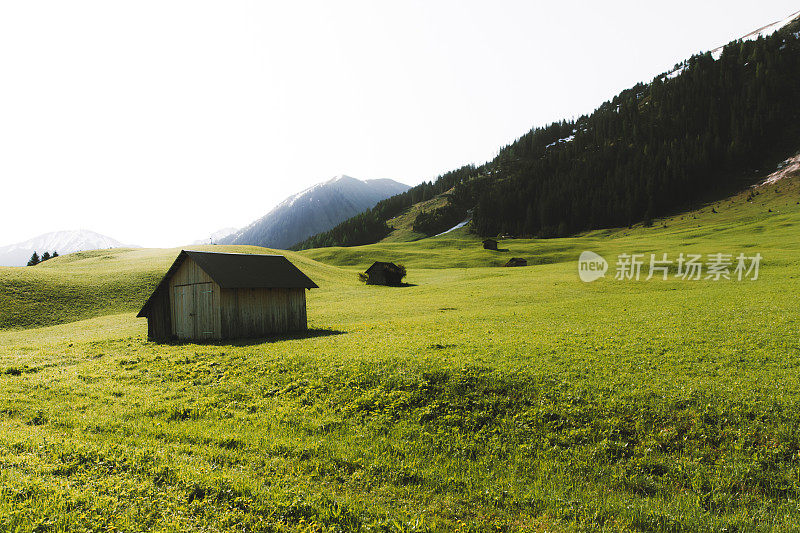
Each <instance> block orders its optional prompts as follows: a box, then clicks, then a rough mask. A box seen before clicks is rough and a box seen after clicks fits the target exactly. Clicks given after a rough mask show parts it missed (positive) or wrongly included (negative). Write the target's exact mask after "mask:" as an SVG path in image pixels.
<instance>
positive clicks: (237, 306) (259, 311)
mask: <svg viewBox="0 0 800 533" xmlns="http://www.w3.org/2000/svg"><path fill="white" fill-rule="evenodd" d="M315 287H317V284H316V283H314V282H313V281H311V280H310V279H309V278H308V277H307V276H306V275H305V274H303V273H302V272H301V271H300V270H299V269H298V268H297V267H296V266H294V265H293V264H292V263H290V262H289V260H288V259H286V258H285V257H283V256H282V255H261V254H230V253H216V252H194V251H186V250H182V251H181V253H180V254H178V257H177V258H176V259H175V262H174V263H172V266H171V267H170V268H169V270H168V271H167V273H166V275H165V276H164V278H163V279H162V280H161V282H160V283H159V284H158V286H157V287H156V289H155V291H153V293H152V294H151V295H150V297H149V298H148V299H147V302H145V304H144V306H143V307H142V310H141V311H139V314H138V315H137V316H138V317H146V318H147V338H148V339H149V340H153V341H167V340H170V339H179V340H219V339H235V338H246V337H264V336H268V335H273V334H276V333H284V332H288V331H302V330H305V329H306V328H307V319H306V293H305V290H306V289H311V288H315Z"/></svg>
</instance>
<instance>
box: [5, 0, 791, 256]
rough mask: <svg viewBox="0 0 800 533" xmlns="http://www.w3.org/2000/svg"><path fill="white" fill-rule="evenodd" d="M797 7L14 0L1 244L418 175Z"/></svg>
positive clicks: (177, 241)
mask: <svg viewBox="0 0 800 533" xmlns="http://www.w3.org/2000/svg"><path fill="white" fill-rule="evenodd" d="M797 9H800V5H798V2H797V0H792V1H788V0H787V1H781V0H775V1H768V0H762V1H759V2H753V1H747V2H743V1H741V2H732V1H720V0H714V1H704V2H697V1H696V0H695V1H691V2H689V1H672V2H658V3H651V2H641V1H628V2H614V1H604V2H597V1H586V2H567V1H565V2H549V1H548V2H544V1H541V2H538V1H537V2H534V1H510V0H509V1H504V0H484V1H471V0H470V1H465V0H450V1H439V0H435V1H432V0H420V1H415V0H414V1H409V0H405V1H403V2H388V1H374V0H365V1H342V0H337V1H335V2H333V1H330V0H318V1H294V0H292V1H280V2H267V1H254V2H245V1H230V0H229V1H221V0H220V1H215V2H208V1H198V0H187V1H169V0H166V1H165V0H158V1H142V0H138V1H136V2H133V1H128V2H121V1H108V0H98V1H94V2H90V1H79V0H71V1H69V2H64V1H63V0H54V1H45V0H42V1H16V2H14V1H3V2H2V3H0V73H2V78H1V80H2V81H0V180H2V181H0V184H1V185H0V187H1V188H0V191H2V198H3V201H2V203H1V204H0V205H2V210H0V245H3V244H10V243H12V242H16V241H20V240H24V239H27V238H30V237H33V236H35V235H38V234H40V233H45V232H48V231H55V230H61V229H77V228H86V229H92V230H94V231H98V232H100V233H103V234H106V235H109V236H111V237H113V238H115V239H118V240H120V241H123V242H125V243H128V244H139V245H144V246H173V245H181V244H186V243H189V242H191V241H194V240H196V239H201V238H203V237H205V236H206V235H208V234H210V233H211V232H213V231H215V230H217V229H219V228H222V227H227V226H236V227H239V226H243V225H246V224H247V223H249V222H251V221H252V220H254V219H256V218H258V217H260V216H261V215H263V214H265V213H266V212H267V211H268V210H269V209H270V208H271V207H273V206H274V205H275V204H277V203H278V202H279V201H280V200H282V199H283V198H284V197H286V196H288V195H290V194H292V193H294V192H297V191H299V190H301V189H304V188H306V187H308V186H310V185H312V184H314V183H317V182H319V181H322V180H325V179H328V178H330V177H333V176H334V175H337V174H348V175H351V176H354V177H357V178H361V179H368V178H391V179H395V180H397V181H401V182H404V183H408V184H416V183H419V182H420V181H422V180H429V179H432V178H435V177H436V176H437V175H438V174H440V173H441V172H444V171H447V170H450V169H453V168H456V167H459V166H461V165H463V164H465V163H470V162H477V163H480V162H483V161H485V160H487V159H489V158H491V157H492V156H493V155H494V154H495V153H496V151H497V149H498V148H499V147H500V146H502V145H504V144H507V143H509V142H511V141H513V140H514V139H515V138H516V137H518V136H520V135H522V134H523V133H525V132H526V131H528V130H529V129H530V128H531V127H533V126H540V125H545V124H547V123H549V122H552V121H554V120H559V119H561V118H570V117H573V116H574V117H577V116H579V115H581V114H583V113H588V112H591V111H592V110H593V109H594V108H596V107H597V106H598V105H599V104H601V103H602V102H603V101H605V100H608V99H610V98H611V97H612V96H614V95H615V94H616V93H617V92H619V91H620V90H622V89H625V88H627V87H629V86H631V85H633V84H635V83H636V82H638V81H649V80H650V79H652V77H653V76H655V75H657V74H659V73H662V72H665V71H666V70H668V69H670V68H671V67H672V66H673V65H674V64H675V63H676V62H679V61H681V60H683V59H685V58H687V57H688V56H690V55H691V54H692V53H694V52H699V51H703V50H708V49H711V48H714V47H716V46H718V45H720V44H723V43H726V42H728V41H730V40H732V39H734V38H736V37H738V36H741V35H744V34H746V33H748V32H750V31H752V30H754V29H756V28H757V27H759V26H762V25H765V24H767V23H770V22H774V21H776V20H779V19H782V18H784V17H785V16H787V15H789V14H790V13H792V12H793V11H796V10H797Z"/></svg>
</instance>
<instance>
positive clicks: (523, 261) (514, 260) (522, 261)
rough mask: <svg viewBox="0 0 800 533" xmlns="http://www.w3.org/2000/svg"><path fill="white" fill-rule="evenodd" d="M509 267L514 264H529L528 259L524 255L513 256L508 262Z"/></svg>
mask: <svg viewBox="0 0 800 533" xmlns="http://www.w3.org/2000/svg"><path fill="white" fill-rule="evenodd" d="M505 266H507V267H514V266H528V260H527V259H525V258H524V257H512V258H511V259H509V260H508V263H506V265H505Z"/></svg>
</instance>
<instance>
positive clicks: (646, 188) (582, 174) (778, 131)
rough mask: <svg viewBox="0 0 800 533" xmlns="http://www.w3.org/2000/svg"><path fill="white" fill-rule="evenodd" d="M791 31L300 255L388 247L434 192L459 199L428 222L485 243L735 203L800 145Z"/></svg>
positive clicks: (448, 180) (454, 178)
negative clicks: (399, 222) (397, 223)
mask: <svg viewBox="0 0 800 533" xmlns="http://www.w3.org/2000/svg"><path fill="white" fill-rule="evenodd" d="M792 20H793V22H787V21H782V22H781V23H780V25H781V28H780V30H779V31H777V32H775V33H773V34H771V35H768V36H763V35H761V36H760V37H759V38H758V39H756V40H752V39H750V38H748V39H747V40H744V41H734V42H731V43H729V44H728V45H726V46H725V47H723V48H722V49H721V50H720V51H719V52H718V53H716V52H715V53H714V54H712V53H710V52H709V53H705V54H700V55H697V56H694V57H692V58H690V59H688V60H687V61H684V62H682V63H680V64H679V65H678V66H677V68H676V69H675V70H673V71H671V72H667V73H664V74H662V75H659V76H657V77H656V78H655V79H654V80H653V81H652V82H650V83H640V84H638V85H636V86H634V87H632V88H630V89H628V90H625V91H623V92H621V93H620V94H618V95H616V96H615V97H614V98H612V99H611V100H609V101H607V102H605V103H604V104H602V105H601V106H600V107H598V108H597V109H596V110H595V111H594V112H593V113H591V114H590V115H587V116H582V117H580V118H578V119H577V120H565V121H561V122H557V123H553V124H551V125H549V126H546V127H541V128H534V129H532V130H531V131H530V132H528V133H527V134H525V135H523V136H522V137H520V138H519V139H517V140H516V141H514V142H513V143H511V144H510V145H508V146H505V147H503V148H502V149H501V150H500V151H499V154H498V156H497V157H496V158H495V159H493V160H492V161H490V162H488V163H486V164H485V165H481V166H479V167H463V168H462V169H459V170H457V171H453V172H451V173H448V174H444V175H442V176H440V177H439V178H438V179H437V180H436V181H435V182H434V183H432V184H421V185H419V186H417V187H415V188H412V189H411V190H410V191H408V192H407V193H405V194H404V195H400V196H397V197H395V198H391V199H389V200H386V201H385V202H384V203H383V205H382V204H379V205H378V206H376V208H374V209H372V210H370V211H367V212H365V213H361V214H359V215H358V216H357V217H354V218H353V219H351V220H349V221H345V222H343V223H342V224H340V225H339V226H337V227H336V228H334V229H333V230H331V231H329V232H326V233H323V234H320V235H317V236H314V237H313V238H311V239H308V240H307V241H305V242H304V243H302V244H301V247H302V248H312V247H321V246H352V245H361V244H367V243H374V242H377V241H379V240H381V239H383V238H385V237H386V236H387V235H388V234H389V232H390V229H389V227H388V224H387V221H388V220H389V219H391V218H393V217H396V216H398V215H399V214H401V213H402V212H404V211H405V210H407V209H409V208H410V207H411V206H412V205H414V204H415V203H417V202H419V201H425V200H428V199H429V198H430V197H429V196H428V197H425V193H426V192H427V191H429V190H431V189H433V190H434V192H435V193H437V194H438V193H441V192H443V191H444V190H447V189H449V188H452V187H455V191H454V195H453V198H452V200H453V201H452V205H450V206H447V207H443V208H441V212H439V211H435V212H433V213H432V214H430V215H426V217H425V218H426V219H428V220H433V221H436V220H437V219H438V220H447V221H450V220H453V219H456V218H459V216H461V215H464V214H465V213H466V212H467V210H469V209H472V210H473V223H472V227H473V229H474V231H476V232H477V233H478V234H480V235H482V236H494V235H498V234H511V235H516V236H536V237H540V238H551V237H558V236H566V235H574V234H577V233H581V232H585V231H588V230H593V229H599V228H609V227H615V226H628V225H633V224H636V223H638V222H643V221H648V222H649V221H651V220H652V219H653V218H657V217H661V216H664V215H666V214H669V213H674V212H680V211H686V210H689V209H692V208H694V207H695V206H697V205H699V204H701V203H704V202H706V201H708V200H709V199H713V198H725V197H727V196H728V195H730V194H731V193H732V192H733V191H738V190H742V189H743V188H745V187H747V186H749V185H750V184H752V182H753V179H754V178H753V177H754V175H755V174H756V170H757V169H763V168H769V167H770V166H772V165H774V164H775V163H777V162H779V161H781V160H782V159H784V158H786V157H787V156H789V155H790V154H793V153H794V152H795V151H796V150H797V147H798V145H800V31H798V30H800V21H799V20H798V18H797V17H793V19H792ZM774 27H776V26H772V28H773V29H774ZM760 32H764V33H766V32H767V30H764V29H762V30H759V31H757V32H755V33H754V35H758V34H759V33H760ZM416 222H420V221H419V220H418V221H416ZM430 234H434V233H430ZM412 237H414V236H412Z"/></svg>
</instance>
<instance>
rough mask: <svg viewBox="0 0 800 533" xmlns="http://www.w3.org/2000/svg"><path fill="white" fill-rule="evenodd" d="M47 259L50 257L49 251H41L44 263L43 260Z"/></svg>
mask: <svg viewBox="0 0 800 533" xmlns="http://www.w3.org/2000/svg"><path fill="white" fill-rule="evenodd" d="M48 259H50V252H45V253H43V254H42V262H43V263H44V262H45V261H47V260H48Z"/></svg>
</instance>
